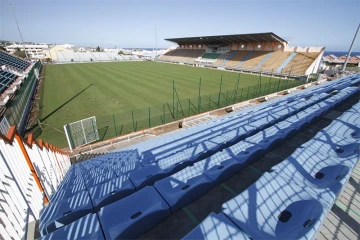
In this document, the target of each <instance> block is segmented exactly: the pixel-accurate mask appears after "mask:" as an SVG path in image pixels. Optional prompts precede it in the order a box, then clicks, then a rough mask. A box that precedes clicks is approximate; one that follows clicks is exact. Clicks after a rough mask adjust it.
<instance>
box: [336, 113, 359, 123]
mask: <svg viewBox="0 0 360 240" xmlns="http://www.w3.org/2000/svg"><path fill="white" fill-rule="evenodd" d="M337 120H342V121H344V122H347V123H349V124H352V125H355V126H357V127H360V113H358V112H350V111H348V112H344V113H343V114H342V115H341V116H340V117H339V118H337Z"/></svg>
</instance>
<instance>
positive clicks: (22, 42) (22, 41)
mask: <svg viewBox="0 0 360 240" xmlns="http://www.w3.org/2000/svg"><path fill="white" fill-rule="evenodd" d="M10 8H11V10H12V13H13V15H14V19H15V23H16V26H17V29H18V31H19V35H20V39H21V44H22V45H23V46H24V52H25V56H26V59H27V60H29V57H28V55H27V53H26V47H25V44H24V40H23V38H22V35H21V32H20V28H19V24H18V22H17V20H16V15H15V12H14V8H13V6H12V5H11V3H10Z"/></svg>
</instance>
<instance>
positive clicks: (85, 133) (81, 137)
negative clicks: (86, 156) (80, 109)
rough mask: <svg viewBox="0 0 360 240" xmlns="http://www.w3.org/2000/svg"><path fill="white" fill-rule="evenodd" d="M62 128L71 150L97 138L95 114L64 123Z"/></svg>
mask: <svg viewBox="0 0 360 240" xmlns="http://www.w3.org/2000/svg"><path fill="white" fill-rule="evenodd" d="M64 130H65V134H66V138H67V140H68V143H69V147H70V149H71V150H73V149H74V148H77V147H80V146H83V145H86V144H89V143H91V142H94V141H97V140H99V133H98V130H97V126H96V118H95V116H94V117H90V118H86V119H83V120H80V121H77V122H73V123H69V124H66V125H64Z"/></svg>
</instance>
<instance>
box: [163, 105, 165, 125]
mask: <svg viewBox="0 0 360 240" xmlns="http://www.w3.org/2000/svg"><path fill="white" fill-rule="evenodd" d="M163 112H164V124H165V123H166V120H165V104H163Z"/></svg>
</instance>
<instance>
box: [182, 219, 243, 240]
mask: <svg viewBox="0 0 360 240" xmlns="http://www.w3.org/2000/svg"><path fill="white" fill-rule="evenodd" d="M182 239H183V240H194V239H204V240H242V239H250V238H249V237H248V236H247V235H246V234H245V233H244V232H243V231H241V230H240V229H239V228H237V227H236V226H235V225H234V224H233V223H232V222H231V221H230V220H229V219H228V218H227V217H226V216H225V215H224V214H222V213H218V214H215V213H210V215H209V216H207V217H206V218H205V219H204V221H202V222H201V223H200V224H199V225H198V226H197V227H196V228H194V229H193V230H192V231H191V232H190V233H188V234H187V235H186V236H185V237H184V238H182Z"/></svg>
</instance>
